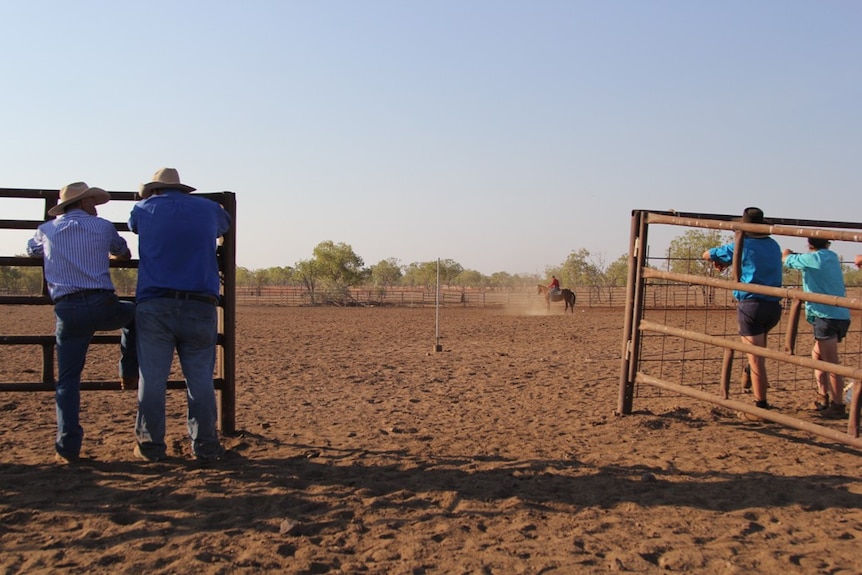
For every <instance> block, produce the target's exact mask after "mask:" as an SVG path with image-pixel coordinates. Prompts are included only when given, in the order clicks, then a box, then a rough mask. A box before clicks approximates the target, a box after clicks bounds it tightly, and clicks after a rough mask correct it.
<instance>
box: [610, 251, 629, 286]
mask: <svg viewBox="0 0 862 575" xmlns="http://www.w3.org/2000/svg"><path fill="white" fill-rule="evenodd" d="M604 275H605V285H606V286H609V287H619V286H624V285H626V284H627V283H628V280H629V255H628V254H623V255H621V256H620V257H618V258H617V259H615V260H614V261H612V262H611V264H610V265H609V266H608V268H607V269H606V270H605V274H604Z"/></svg>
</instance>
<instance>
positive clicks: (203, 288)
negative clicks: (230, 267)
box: [129, 189, 231, 301]
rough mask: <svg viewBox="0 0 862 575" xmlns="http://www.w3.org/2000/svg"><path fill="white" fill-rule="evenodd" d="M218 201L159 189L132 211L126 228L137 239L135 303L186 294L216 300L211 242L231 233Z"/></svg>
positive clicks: (216, 279) (216, 275)
mask: <svg viewBox="0 0 862 575" xmlns="http://www.w3.org/2000/svg"><path fill="white" fill-rule="evenodd" d="M230 224H231V222H230V216H229V215H228V213H227V212H226V211H225V210H224V208H222V207H221V205H219V204H218V203H217V202H214V201H212V200H209V199H207V198H202V197H200V196H193V195H190V194H187V193H185V192H182V191H180V190H173V189H163V190H160V191H159V193H157V194H153V195H152V196H150V197H149V198H147V199H145V200H141V201H139V202H138V203H136V204H135V206H134V207H133V208H132V214H131V216H130V217H129V229H131V230H132V231H133V232H134V233H136V234H138V236H139V240H138V252H139V253H140V263H139V264H138V287H137V291H136V293H135V297H136V299H137V301H144V300H147V299H151V298H156V297H160V296H162V295H164V293H165V292H167V291H172V290H176V291H185V292H194V293H199V294H208V295H214V296H218V295H219V291H220V281H219V270H218V259H217V258H216V240H217V239H218V238H219V236H222V235H224V234H225V233H226V232H227V231H228V230H229V229H230Z"/></svg>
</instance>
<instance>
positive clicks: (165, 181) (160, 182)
mask: <svg viewBox="0 0 862 575" xmlns="http://www.w3.org/2000/svg"><path fill="white" fill-rule="evenodd" d="M165 188H170V189H172V190H180V191H181V192H193V191H195V188H193V187H191V186H187V185H185V184H181V183H180V173H179V172H178V171H177V170H176V168H162V169H161V170H159V171H158V172H156V173H155V174H153V181H152V182H150V183H148V184H142V185H141V197H142V198H144V199H147V198H149V197H150V196H152V195H153V192H155V191H156V190H162V189H165Z"/></svg>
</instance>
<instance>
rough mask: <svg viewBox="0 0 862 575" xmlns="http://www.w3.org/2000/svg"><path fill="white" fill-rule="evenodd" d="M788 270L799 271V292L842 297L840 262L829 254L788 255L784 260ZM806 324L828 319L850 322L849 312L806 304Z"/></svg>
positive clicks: (824, 305) (818, 251) (833, 255)
mask: <svg viewBox="0 0 862 575" xmlns="http://www.w3.org/2000/svg"><path fill="white" fill-rule="evenodd" d="M784 265H785V266H787V267H788V268H790V269H794V270H802V289H804V290H805V291H807V292H811V293H822V294H826V295H835V296H840V297H844V296H845V295H846V291H845V289H844V272H843V270H842V269H841V260H840V259H839V258H838V254H836V253H835V252H833V251H832V250H826V249H823V250H817V251H816V252H808V253H807V254H790V255H788V256H787V257H786V258H784ZM805 315H806V316H807V317H808V321H809V322H810V321H812V320H813V318H815V317H822V318H828V319H850V310H849V309H847V308H844V307H839V306H835V305H828V304H825V303H814V302H810V301H807V302H805Z"/></svg>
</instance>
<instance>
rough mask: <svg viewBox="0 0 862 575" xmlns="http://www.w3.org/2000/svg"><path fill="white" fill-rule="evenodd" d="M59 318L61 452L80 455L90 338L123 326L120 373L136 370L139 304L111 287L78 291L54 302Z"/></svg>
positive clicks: (58, 447) (61, 453)
mask: <svg viewBox="0 0 862 575" xmlns="http://www.w3.org/2000/svg"><path fill="white" fill-rule="evenodd" d="M54 315H55V316H56V318H57V330H56V333H55V337H56V341H57V368H58V372H59V373H58V377H57V384H56V395H55V402H56V405H57V439H56V442H55V443H56V445H55V448H56V450H57V453H59V454H60V455H62V456H63V457H66V458H71V459H74V458H77V457H78V456H79V455H80V453H81V443H82V441H83V439H84V429H83V428H82V427H81V423H80V418H79V414H80V409H81V372H82V371H83V370H84V363H85V362H86V359H87V349H88V348H89V347H90V340H91V339H92V337H93V334H95V333H96V332H97V331H112V330H115V329H120V328H123V335H122V337H121V343H120V357H121V359H120V375H121V376H122V375H123V374H128V373H135V372H136V371H137V370H138V359H137V354H136V349H135V343H134V330H133V329H132V324H133V322H134V318H135V304H133V303H132V302H128V301H120V300H119V299H118V298H117V296H116V295H115V294H114V292H111V291H106V290H105V291H102V290H100V291H92V290H91V291H86V292H78V293H76V294H72V295H70V296H67V297H64V298H61V299H60V300H59V301H58V302H56V303H55V304H54Z"/></svg>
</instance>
